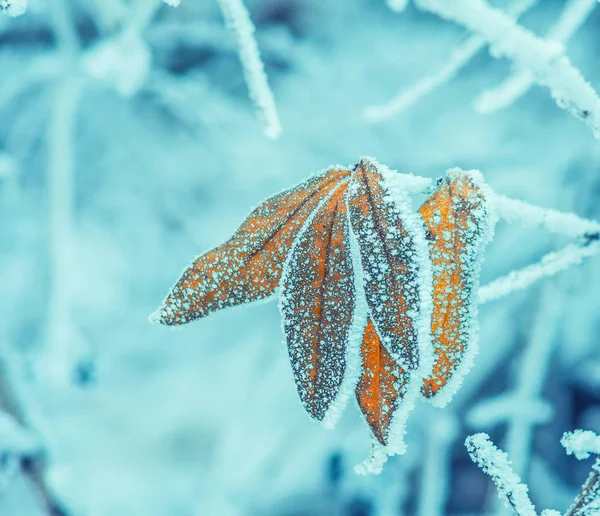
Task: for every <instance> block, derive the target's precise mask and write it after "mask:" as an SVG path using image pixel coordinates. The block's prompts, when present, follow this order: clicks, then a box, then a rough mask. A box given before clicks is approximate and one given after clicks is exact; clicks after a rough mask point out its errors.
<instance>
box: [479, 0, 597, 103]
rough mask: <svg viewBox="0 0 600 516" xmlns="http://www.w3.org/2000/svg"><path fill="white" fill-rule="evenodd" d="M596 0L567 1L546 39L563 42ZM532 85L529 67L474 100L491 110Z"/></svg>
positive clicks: (577, 26)
mask: <svg viewBox="0 0 600 516" xmlns="http://www.w3.org/2000/svg"><path fill="white" fill-rule="evenodd" d="M596 4H597V0H570V1H569V2H567V4H566V5H565V7H564V9H563V11H562V13H561V15H560V17H559V19H558V20H557V22H556V23H555V24H554V25H553V26H552V28H551V29H550V30H549V31H548V34H547V35H546V38H547V39H549V40H551V41H560V42H561V43H564V42H566V41H568V40H569V39H570V38H571V36H572V35H573V34H574V33H575V32H576V31H577V30H578V29H579V27H581V26H582V25H583V23H584V22H585V21H586V20H587V18H588V17H589V15H590V13H591V12H592V10H593V9H594V7H596ZM534 84H535V77H534V75H533V73H532V72H531V70H515V71H514V72H513V73H512V75H511V76H510V77H508V78H507V79H506V80H505V81H504V82H502V83H501V84H500V85H498V86H496V87H495V88H492V89H489V90H486V91H484V92H483V93H482V94H481V95H480V96H479V98H478V99H477V100H476V101H475V109H477V111H479V112H480V113H492V112H494V111H497V110H499V109H502V108H505V107H507V106H509V105H510V104H512V103H513V102H514V101H515V100H517V99H518V98H520V97H522V96H523V95H525V93H527V92H528V91H529V89H530V88H531V87H532V86H533V85H534Z"/></svg>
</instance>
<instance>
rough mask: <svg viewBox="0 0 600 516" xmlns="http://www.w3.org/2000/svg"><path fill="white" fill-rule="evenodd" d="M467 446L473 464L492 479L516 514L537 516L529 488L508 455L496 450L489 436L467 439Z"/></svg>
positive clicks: (475, 436) (476, 436)
mask: <svg viewBox="0 0 600 516" xmlns="http://www.w3.org/2000/svg"><path fill="white" fill-rule="evenodd" d="M465 446H466V447H467V451H468V452H469V455H470V456H471V459H472V460H473V462H475V463H476V464H477V465H478V466H479V467H480V468H481V469H482V470H483V471H484V472H485V473H487V474H488V475H489V476H490V477H491V478H492V480H493V481H494V484H496V488H497V489H498V493H499V494H500V495H501V496H503V497H505V498H506V501H507V503H508V505H509V506H510V507H511V508H512V511H513V512H514V514H516V515H517V516H537V515H536V512H535V507H534V506H533V504H532V503H531V500H530V499H529V495H528V494H527V492H528V489H527V486H526V485H524V484H522V483H521V479H520V478H519V477H518V475H517V474H516V473H515V472H514V471H513V470H512V469H511V467H510V461H509V460H508V456H507V455H506V453H504V452H503V451H502V450H499V449H498V448H496V447H495V446H494V444H493V443H492V442H491V441H490V439H489V436H488V435H487V434H483V433H482V434H475V435H471V436H469V437H467V440H466V441H465Z"/></svg>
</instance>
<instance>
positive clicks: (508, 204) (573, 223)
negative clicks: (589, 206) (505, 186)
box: [492, 194, 600, 238]
mask: <svg viewBox="0 0 600 516" xmlns="http://www.w3.org/2000/svg"><path fill="white" fill-rule="evenodd" d="M492 202H493V203H494V208H495V210H496V212H497V213H498V216H499V217H500V218H502V219H504V220H506V222H508V223H510V224H514V223H517V224H520V225H521V226H523V227H526V228H536V227H541V228H543V229H545V230H546V231H550V232H551V233H558V234H561V235H566V236H568V237H572V238H575V237H579V236H582V235H585V234H591V233H598V232H600V223H598V222H596V221H595V220H588V219H583V218H581V217H578V216H577V215H575V214H573V213H564V212H560V211H556V210H550V209H546V208H540V207H538V206H533V205H531V204H527V203H526V202H522V201H518V200H515V199H509V198H508V197H505V196H504V195H498V194H494V197H493V201H492Z"/></svg>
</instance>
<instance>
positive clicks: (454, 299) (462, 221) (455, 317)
mask: <svg viewBox="0 0 600 516" xmlns="http://www.w3.org/2000/svg"><path fill="white" fill-rule="evenodd" d="M419 213H420V214H421V216H422V218H423V220H424V221H425V224H426V227H427V230H428V240H429V248H430V256H431V260H432V263H433V316H432V326H431V333H432V336H433V346H434V359H435V362H434V367H433V374H432V375H431V376H430V377H429V378H426V379H425V382H424V386H423V389H422V390H423V394H424V395H425V396H426V397H427V398H432V397H434V396H436V395H438V393H440V391H441V390H442V389H443V388H444V387H445V386H446V385H447V383H448V382H449V380H450V379H451V378H452V377H453V375H455V374H459V373H460V372H459V371H458V369H459V367H460V366H461V364H465V366H466V367H470V364H467V363H466V362H465V356H466V355H467V356H468V355H472V354H473V353H474V349H469V348H470V347H471V346H474V343H473V342H471V336H472V332H473V328H474V327H475V325H476V317H477V314H476V307H477V305H476V295H477V286H478V282H479V262H480V259H481V254H482V251H483V248H484V246H485V244H486V243H487V241H488V238H489V231H488V230H489V213H488V208H487V204H486V200H485V197H484V194H483V192H482V190H481V188H480V187H479V186H478V184H477V183H476V182H475V181H474V180H473V177H472V175H470V174H468V173H466V172H462V171H460V172H457V171H451V172H450V173H449V175H448V176H447V177H446V178H444V179H443V180H441V181H440V183H439V185H438V188H437V190H436V191H435V192H434V193H433V195H432V196H431V197H430V198H429V199H428V200H427V201H426V202H425V203H424V204H423V205H422V206H421V208H420V209H419ZM471 360H472V358H471ZM464 373H466V371H464ZM464 373H463V374H464ZM456 380H457V381H458V382H460V381H462V377H460V378H459V377H458V376H457V378H456ZM458 386H459V384H457V385H456V386H455V388H458ZM454 390H455V389H454ZM452 394H453V393H450V395H452Z"/></svg>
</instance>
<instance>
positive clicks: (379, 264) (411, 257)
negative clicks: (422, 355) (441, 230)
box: [348, 161, 420, 371]
mask: <svg viewBox="0 0 600 516" xmlns="http://www.w3.org/2000/svg"><path fill="white" fill-rule="evenodd" d="M348 208H349V210H350V222H351V224H352V229H353V232H354V234H355V235H356V239H357V241H358V245H359V248H360V256H361V263H362V269H363V274H364V288H365V296H366V300H367V304H368V307H369V312H370V314H371V318H372V320H373V324H374V325H375V327H376V329H377V333H378V334H379V335H380V337H381V339H382V343H383V346H384V347H385V348H386V349H387V351H388V352H389V353H390V355H391V356H392V358H393V359H394V360H397V361H399V362H400V363H401V364H402V365H403V366H404V367H405V368H406V369H407V370H409V371H411V370H415V369H417V368H418V366H419V348H418V334H417V328H416V327H415V324H414V317H415V315H416V314H417V313H418V311H419V303H420V292H419V288H420V286H419V258H418V255H417V250H416V244H415V242H414V238H413V236H412V234H411V233H410V232H409V231H408V229H407V227H406V226H405V224H404V222H403V221H402V220H401V218H400V213H399V210H398V209H397V207H396V205H395V204H394V202H392V201H391V199H390V197H389V193H388V192H387V191H386V189H385V187H384V184H383V178H382V176H381V174H380V172H379V171H378V170H377V169H376V168H375V166H374V165H372V164H371V163H369V162H366V161H361V163H360V164H359V166H358V168H357V170H356V172H355V173H354V176H353V178H352V181H351V184H350V187H349V189H348Z"/></svg>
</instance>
